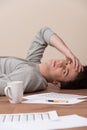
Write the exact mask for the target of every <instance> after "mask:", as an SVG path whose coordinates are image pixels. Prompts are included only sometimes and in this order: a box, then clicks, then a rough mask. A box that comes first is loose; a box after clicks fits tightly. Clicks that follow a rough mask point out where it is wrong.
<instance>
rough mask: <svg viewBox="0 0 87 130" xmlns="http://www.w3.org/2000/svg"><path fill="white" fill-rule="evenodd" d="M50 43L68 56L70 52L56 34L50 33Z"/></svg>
mask: <svg viewBox="0 0 87 130" xmlns="http://www.w3.org/2000/svg"><path fill="white" fill-rule="evenodd" d="M50 45H52V46H53V47H55V48H56V49H57V50H59V51H60V52H61V53H62V54H63V55H65V56H66V57H68V56H69V53H72V52H71V50H70V49H69V48H68V46H67V45H66V44H65V42H64V41H63V40H62V39H61V38H60V37H59V36H58V35H56V34H54V35H52V36H51V38H50Z"/></svg>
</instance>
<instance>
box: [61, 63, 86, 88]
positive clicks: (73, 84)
mask: <svg viewBox="0 0 87 130" xmlns="http://www.w3.org/2000/svg"><path fill="white" fill-rule="evenodd" d="M83 68H84V70H83V71H81V72H80V73H79V74H78V76H77V78H76V79H75V80H74V81H69V82H62V83H61V89H86V88H87V66H84V67H83Z"/></svg>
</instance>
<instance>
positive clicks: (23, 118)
mask: <svg viewBox="0 0 87 130" xmlns="http://www.w3.org/2000/svg"><path fill="white" fill-rule="evenodd" d="M44 120H45V121H49V120H58V114H57V113H56V111H49V112H39V113H18V114H0V123H7V122H9V123H14V122H16V123H20V122H21V123H24V122H25V123H31V122H37V121H44Z"/></svg>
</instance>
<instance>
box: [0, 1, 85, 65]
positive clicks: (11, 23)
mask: <svg viewBox="0 0 87 130" xmlns="http://www.w3.org/2000/svg"><path fill="white" fill-rule="evenodd" d="M43 26H49V27H51V28H52V29H53V30H54V31H55V32H56V33H57V34H58V35H59V36H61V37H62V39H63V40H64V41H65V42H66V44H67V45H68V46H69V47H70V48H71V49H72V51H73V52H74V53H75V54H76V55H77V56H78V57H79V58H80V60H81V62H82V63H83V64H87V0H0V55H14V56H18V57H23V58H25V56H26V52H27V49H28V47H29V46H30V43H31V41H32V38H33V36H34V35H35V33H36V32H37V31H38V30H39V29H40V28H41V27H43ZM44 55H45V56H44V58H43V60H47V59H49V58H54V57H55V58H57V57H58V58H62V57H63V56H62V55H61V54H60V53H58V51H56V50H55V49H53V48H51V47H48V48H47V49H46V52H45V54H44Z"/></svg>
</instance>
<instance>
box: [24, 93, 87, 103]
mask: <svg viewBox="0 0 87 130" xmlns="http://www.w3.org/2000/svg"><path fill="white" fill-rule="evenodd" d="M84 98H87V96H82V95H74V94H63V93H54V92H51V93H42V94H35V95H29V96H24V97H23V99H25V101H23V102H22V103H45V104H65V105H70V104H76V103H79V102H82V101H85V99H84Z"/></svg>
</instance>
